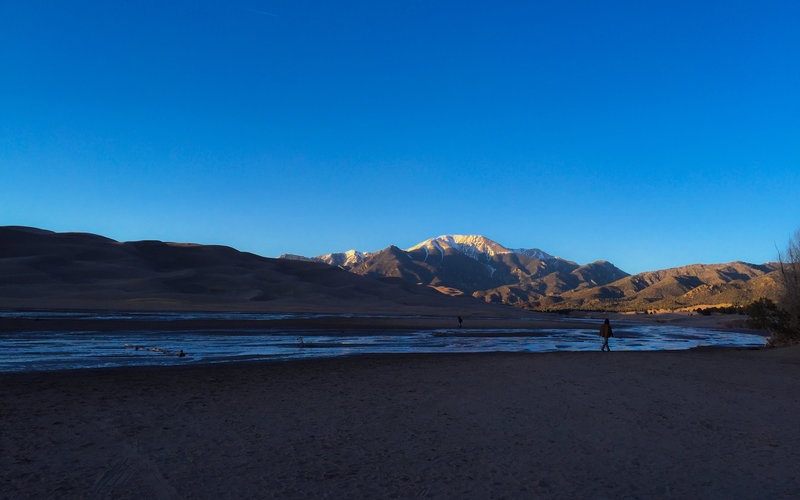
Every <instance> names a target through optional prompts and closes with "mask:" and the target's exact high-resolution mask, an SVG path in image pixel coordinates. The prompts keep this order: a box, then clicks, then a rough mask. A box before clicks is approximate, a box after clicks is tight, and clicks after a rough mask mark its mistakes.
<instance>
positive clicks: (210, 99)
mask: <svg viewBox="0 0 800 500" xmlns="http://www.w3.org/2000/svg"><path fill="white" fill-rule="evenodd" d="M798 26H800V3H798V2H796V1H770V2H738V1H720V2H695V1H693V2H679V1H661V2H654V1H630V2H597V1H592V2H576V1H563V2H562V1H548V2H535V1H528V2H488V1H487V2H463V1H460V2H428V1H409V0H405V1H397V2H394V1H380V2H376V1H363V2H348V1H344V2H319V1H298V0H289V1H268V0H264V1H256V0H238V1H237V0H231V1H226V2H223V1H219V2H212V1H202V0H201V1H188V0H186V1H174V2H161V1H155V0H151V1H139V2H136V1H124V2H123V1H114V0H105V1H98V2H81V1H71V2H54V1H48V2H39V1H36V0H24V1H23V0H4V1H0V68H1V69H0V225H11V224H13V225H29V226H36V227H41V228H45V229H50V230H55V231H87V232H94V233H99V234H103V235H106V236H109V237H112V238H115V239H119V240H135V239H162V240H170V241H191V242H199V243H218V244H227V245H231V246H234V247H236V248H239V249H241V250H247V251H252V252H255V253H258V254H261V255H265V256H277V255H279V254H281V253H284V252H289V253H299V254H305V255H316V254H320V253H327V252H330V251H342V250H347V249H350V248H357V249H360V250H366V251H373V250H378V249H381V248H384V247H386V246H388V245H389V244H396V245H398V246H401V247H408V246H411V245H413V244H415V243H417V242H419V241H422V240H424V239H427V238H429V237H433V236H437V235H440V234H446V233H456V234H471V233H475V234H483V235H485V236H487V237H489V238H492V239H494V240H496V241H498V242H500V243H501V244H504V245H506V246H511V247H539V248H541V249H543V250H545V251H547V252H550V253H553V254H556V255H559V256H561V257H564V258H568V259H571V260H575V261H577V262H580V263H585V262H589V261H593V260H597V259H606V260H610V261H612V262H614V263H615V264H617V265H618V266H619V267H621V268H622V269H624V270H626V271H628V272H639V271H644V270H652V269H658V268H664V267H671V266H678V265H685V264H691V263H697V262H705V263H716V262H727V261H732V260H746V261H750V262H764V261H768V260H773V259H774V258H775V255H776V250H775V245H776V244H777V245H778V246H783V245H784V243H785V242H786V241H787V240H788V238H789V237H790V235H791V234H792V233H793V232H794V230H795V229H797V227H798V226H800V29H798Z"/></svg>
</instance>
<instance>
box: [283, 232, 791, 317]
mask: <svg viewBox="0 0 800 500" xmlns="http://www.w3.org/2000/svg"><path fill="white" fill-rule="evenodd" d="M281 258H284V259H295V260H298V259H299V260H308V261H315V262H322V263H326V264H329V265H333V266H338V267H340V268H342V269H345V270H347V271H350V272H351V273H354V274H358V275H362V276H367V277H393V278H401V279H403V280H405V281H407V282H410V283H416V284H421V285H428V286H430V287H433V288H435V289H437V290H439V291H440V292H442V293H446V294H450V295H460V294H466V295H471V296H473V297H476V298H479V299H482V300H484V301H486V302H492V303H506V304H512V305H516V306H521V307H525V308H529V309H534V310H564V309H590V310H620V311H643V310H661V309H670V310H673V309H680V308H694V307H703V306H720V305H743V304H747V303H749V302H752V301H753V300H756V299H758V298H761V297H768V298H775V297H776V295H777V293H778V286H779V285H778V281H777V266H776V264H774V263H766V264H749V263H746V262H730V263H726V264H695V265H689V266H683V267H677V268H671V269H664V270H658V271H649V272H644V273H639V274H635V275H630V274H628V273H626V272H625V271H623V270H621V269H619V268H618V267H616V266H614V265H613V264H612V263H610V262H608V261H605V260H598V261H595V262H591V263H589V264H584V265H580V264H577V263H575V262H572V261H569V260H565V259H562V258H559V257H555V256H553V255H551V254H548V253H547V252H545V251H543V250H540V249H538V248H534V249H523V248H518V249H511V248H507V247H504V246H503V245H501V244H499V243H497V242H495V241H493V240H491V239H489V238H486V237H484V236H479V235H443V236H439V237H437V238H431V239H429V240H426V241H423V242H422V243H419V244H417V245H414V246H412V247H410V248H408V249H405V250H403V249H400V248H398V247H396V246H393V245H392V246H389V247H388V248H385V249H383V250H380V251H377V252H360V251H356V250H350V251H348V252H343V253H330V254H325V255H319V256H316V257H311V258H308V257H303V256H299V255H289V254H284V255H282V256H281Z"/></svg>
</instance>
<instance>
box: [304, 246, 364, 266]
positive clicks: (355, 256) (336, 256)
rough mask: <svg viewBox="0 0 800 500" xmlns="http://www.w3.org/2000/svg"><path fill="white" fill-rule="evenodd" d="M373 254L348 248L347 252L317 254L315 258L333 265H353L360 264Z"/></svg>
mask: <svg viewBox="0 0 800 500" xmlns="http://www.w3.org/2000/svg"><path fill="white" fill-rule="evenodd" d="M370 255H371V253H370V252H359V251H358V250H348V251H346V252H337V253H329V254H325V255H317V256H316V257H314V260H318V261H320V262H324V263H326V264H330V265H332V266H345V267H347V266H352V265H355V264H358V263H359V262H361V261H362V260H364V259H365V258H367V257H369V256H370Z"/></svg>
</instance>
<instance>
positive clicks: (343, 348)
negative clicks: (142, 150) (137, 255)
mask: <svg viewBox="0 0 800 500" xmlns="http://www.w3.org/2000/svg"><path fill="white" fill-rule="evenodd" d="M5 314H10V313H5ZM26 314H28V315H30V314H31V313H26ZM48 314H54V313H48ZM63 314H71V313H63ZM75 314H83V315H84V317H86V315H87V313H75ZM113 314H114V315H113V319H124V317H126V316H135V318H134V319H145V320H149V319H153V318H159V319H163V318H164V317H165V316H166V317H170V318H176V319H187V314H188V315H189V316H191V318H190V319H202V318H208V317H209V316H211V317H214V318H219V316H220V314H218V313H209V314H205V313H176V314H174V315H173V314H171V313H155V314H154V313H142V314H133V315H131V314H129V313H113ZM108 316H109V315H108V314H96V315H94V316H92V317H93V318H97V319H103V318H106V317H108ZM143 316H144V318H143ZM253 316H258V317H259V318H260V319H263V316H265V315H253ZM269 316H270V317H275V316H279V315H269ZM282 316H285V317H298V316H299V315H282ZM308 317H313V316H312V315H308ZM347 317H353V315H349V316H347ZM236 318H237V319H247V318H243V317H242V315H236ZM259 318H254V319H259ZM599 323H600V322H599V320H598V321H595V320H588V321H586V328H585V329H536V328H530V329H503V330H493V329H468V328H463V329H441V330H391V331H387V330H365V329H352V330H341V329H336V330H319V329H316V330H303V329H291V330H287V329H282V330H277V329H267V330H264V329H262V330H241V329H237V330H235V331H221V330H190V331H177V332H176V331H163V330H161V331H159V330H149V329H140V330H126V331H113V332H101V331H91V330H87V331H81V332H59V331H37V332H15V333H2V334H0V345H2V349H0V371H4V372H11V371H35V370H58V369H72V368H93V367H111V366H132V365H173V364H186V363H219V362H235V361H244V360H288V359H300V358H313V357H330V356H347V355H354V354H370V353H441V352H490V351H506V352H550V351H591V350H599V348H600V341H599V338H598V335H597V328H598V326H599ZM614 335H615V337H614V338H613V339H612V340H611V346H612V349H613V350H620V351H645V350H646V351H653V350H667V349H689V348H692V347H698V346H730V347H757V346H762V345H764V340H765V339H764V338H763V337H761V336H759V335H752V334H746V333H735V332H723V331H716V330H710V329H705V328H691V327H678V326H670V325H659V324H653V325H649V324H640V323H632V322H631V323H618V324H615V327H614ZM126 344H127V345H128V346H131V347H125V345H126ZM132 346H140V348H139V349H138V350H137V349H135V348H133V347H132ZM152 348H158V349H162V350H164V351H168V352H173V353H177V352H178V351H180V350H183V351H184V352H185V353H186V354H187V356H186V357H177V356H172V355H169V354H165V353H163V352H154V351H152V350H151V349H152Z"/></svg>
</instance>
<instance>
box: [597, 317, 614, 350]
mask: <svg viewBox="0 0 800 500" xmlns="http://www.w3.org/2000/svg"><path fill="white" fill-rule="evenodd" d="M600 336H601V337H603V347H601V348H600V350H601V351H605V350H606V349H608V352H611V348H610V347H608V338H609V337H613V336H614V333H613V332H612V331H611V325H610V324H609V323H608V318H606V320H605V321H603V324H602V325H601V326H600Z"/></svg>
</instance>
